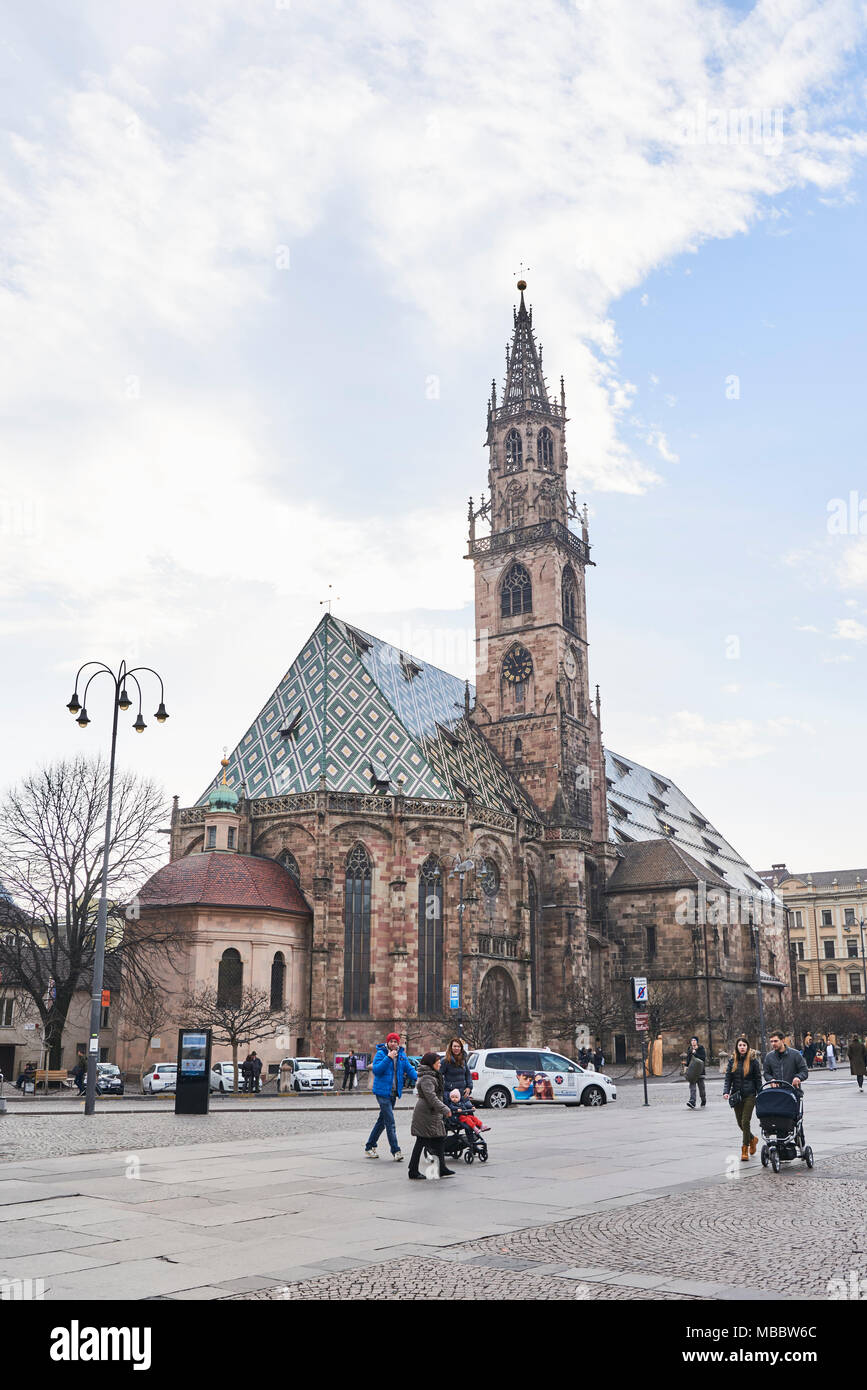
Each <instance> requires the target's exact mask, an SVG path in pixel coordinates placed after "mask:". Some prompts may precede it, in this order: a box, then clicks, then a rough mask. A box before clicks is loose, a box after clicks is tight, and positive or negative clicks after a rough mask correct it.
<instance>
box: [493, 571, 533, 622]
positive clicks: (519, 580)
mask: <svg viewBox="0 0 867 1390" xmlns="http://www.w3.org/2000/svg"><path fill="white" fill-rule="evenodd" d="M532 611H533V584H532V581H531V579H530V576H529V574H528V573H527V571H526V570H525V569H524V566H523V565H512V567H511V569H510V570H508V571H507V572H506V577H505V579H504V580H503V585H502V588H501V589H500V614H501V616H502V617H504V618H514V617H515V615H516V614H517V613H532Z"/></svg>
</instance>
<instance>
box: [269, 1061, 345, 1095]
mask: <svg viewBox="0 0 867 1390" xmlns="http://www.w3.org/2000/svg"><path fill="white" fill-rule="evenodd" d="M283 1061H284V1062H288V1063H289V1068H290V1080H291V1085H292V1089H293V1091H298V1092H302V1091H307V1092H308V1094H309V1093H311V1092H313V1091H320V1092H321V1091H333V1090H334V1073H333V1071H330V1070H329V1068H328V1067H326V1065H325V1063H324V1062H323V1061H322V1059H321V1058H320V1057H285V1058H284V1059H283ZM280 1066H281V1067H282V1066H283V1062H281V1063H280ZM278 1074H279V1070H278Z"/></svg>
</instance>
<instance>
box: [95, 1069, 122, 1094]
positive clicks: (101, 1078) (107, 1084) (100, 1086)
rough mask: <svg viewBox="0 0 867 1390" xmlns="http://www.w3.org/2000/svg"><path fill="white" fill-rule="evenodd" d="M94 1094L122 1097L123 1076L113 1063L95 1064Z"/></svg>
mask: <svg viewBox="0 0 867 1390" xmlns="http://www.w3.org/2000/svg"><path fill="white" fill-rule="evenodd" d="M96 1094H97V1095H98V1096H122V1095H123V1075H122V1074H121V1070H120V1067H117V1066H115V1064H114V1062H97V1064H96Z"/></svg>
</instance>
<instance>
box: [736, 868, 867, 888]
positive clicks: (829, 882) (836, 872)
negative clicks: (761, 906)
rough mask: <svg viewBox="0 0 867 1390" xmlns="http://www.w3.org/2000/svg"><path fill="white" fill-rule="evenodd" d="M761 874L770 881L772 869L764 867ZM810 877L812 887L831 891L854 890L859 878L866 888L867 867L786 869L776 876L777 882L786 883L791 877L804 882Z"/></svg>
mask: <svg viewBox="0 0 867 1390" xmlns="http://www.w3.org/2000/svg"><path fill="white" fill-rule="evenodd" d="M762 876H763V877H765V878H766V882H770V880H771V878H772V877H773V870H771V869H765V870H763V871H762ZM808 878H810V879H812V883H813V887H814V888H820V889H830V890H831V891H832V892H833V891H834V890H835V889H839V890H840V891H841V892H843V891H845V890H851V891H852V892H855V891H856V890H857V888H858V883H857V881H856V880H857V879H859V878H860V880H861V887H862V888H864V889H865V890H867V869H827V870H826V869H821V870H819V871H818V872H816V873H812V872H810V871H809V870H807V871H805V872H804V873H794V872H793V871H792V870H791V869H788V870H787V871H786V873H785V874H782V875H780V876H778V877H777V883H778V884H782V883H788V882H789V881H790V880H791V879H800V881H801V882H802V883H804V884H806V882H807V879H808Z"/></svg>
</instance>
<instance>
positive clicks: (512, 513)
mask: <svg viewBox="0 0 867 1390" xmlns="http://www.w3.org/2000/svg"><path fill="white" fill-rule="evenodd" d="M503 513H504V517H505V524H506V526H507V527H509V526H523V524H524V494H523V492H522V491H521V489H520V488H519V487H518V484H517V483H510V484H509V487H508V489H507V491H506V496H505V498H504V499H503Z"/></svg>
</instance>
